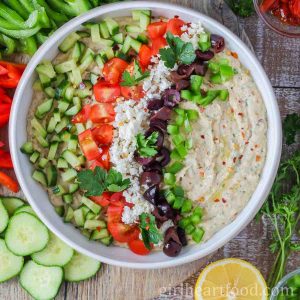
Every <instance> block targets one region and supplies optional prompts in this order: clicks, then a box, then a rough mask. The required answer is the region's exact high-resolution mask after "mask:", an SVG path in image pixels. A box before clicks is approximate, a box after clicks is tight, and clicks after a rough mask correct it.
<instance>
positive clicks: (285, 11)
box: [253, 0, 300, 38]
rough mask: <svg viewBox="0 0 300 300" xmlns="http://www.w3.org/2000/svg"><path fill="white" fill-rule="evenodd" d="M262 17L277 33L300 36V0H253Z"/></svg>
mask: <svg viewBox="0 0 300 300" xmlns="http://www.w3.org/2000/svg"><path fill="white" fill-rule="evenodd" d="M253 2H254V7H255V10H256V12H257V14H258V15H259V16H260V18H261V19H262V20H263V21H264V22H265V23H266V25H267V26H268V27H270V28H271V29H272V30H274V31H276V32H277V33H279V34H281V35H284V36H288V37H295V38H297V37H298V38H300V0H253Z"/></svg>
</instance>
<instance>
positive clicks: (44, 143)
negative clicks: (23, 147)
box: [34, 132, 49, 148]
mask: <svg viewBox="0 0 300 300" xmlns="http://www.w3.org/2000/svg"><path fill="white" fill-rule="evenodd" d="M34 136H35V138H36V139H37V141H38V142H39V144H40V145H41V146H42V147H43V148H48V146H49V143H48V141H47V139H46V138H43V137H42V136H41V135H39V133H38V132H35V133H34Z"/></svg>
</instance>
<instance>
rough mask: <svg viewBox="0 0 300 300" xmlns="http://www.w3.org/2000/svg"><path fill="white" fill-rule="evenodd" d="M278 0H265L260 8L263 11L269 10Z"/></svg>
mask: <svg viewBox="0 0 300 300" xmlns="http://www.w3.org/2000/svg"><path fill="white" fill-rule="evenodd" d="M275 1H276V0H264V1H263V2H262V3H261V5H260V9H261V11H262V12H267V11H268V10H269V9H270V8H271V6H272V5H273V4H274V3H275Z"/></svg>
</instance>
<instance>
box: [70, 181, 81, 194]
mask: <svg viewBox="0 0 300 300" xmlns="http://www.w3.org/2000/svg"><path fill="white" fill-rule="evenodd" d="M78 189H79V184H78V183H71V184H70V185H69V193H70V194H73V193H75V192H77V191H78Z"/></svg>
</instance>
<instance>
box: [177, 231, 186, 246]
mask: <svg viewBox="0 0 300 300" xmlns="http://www.w3.org/2000/svg"><path fill="white" fill-rule="evenodd" d="M177 234H178V237H179V240H180V242H181V244H182V246H186V245H187V239H186V234H185V231H184V229H183V228H181V227H177Z"/></svg>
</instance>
